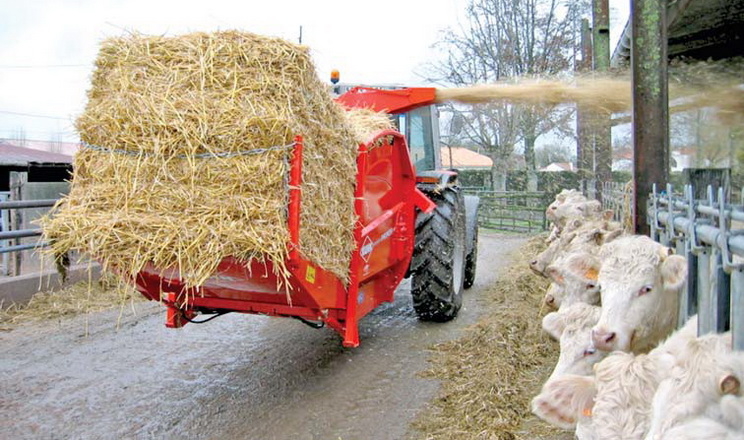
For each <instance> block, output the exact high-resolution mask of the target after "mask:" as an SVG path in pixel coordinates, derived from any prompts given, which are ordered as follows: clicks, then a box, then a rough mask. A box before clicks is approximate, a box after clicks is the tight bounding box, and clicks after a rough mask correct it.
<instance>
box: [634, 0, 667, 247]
mask: <svg viewBox="0 0 744 440" xmlns="http://www.w3.org/2000/svg"><path fill="white" fill-rule="evenodd" d="M666 4H667V2H666V0H631V3H630V9H631V23H632V24H631V28H632V43H631V66H632V71H633V75H632V77H633V80H632V82H633V147H634V155H633V165H634V166H633V178H634V180H635V184H636V185H635V230H636V232H637V233H639V234H648V230H649V228H648V225H647V224H646V210H647V205H646V201H647V199H648V194H649V193H650V192H651V185H652V184H653V183H657V184H658V185H659V188H663V187H665V186H666V183H667V182H668V181H669V100H668V82H667V32H666V25H665V23H666Z"/></svg>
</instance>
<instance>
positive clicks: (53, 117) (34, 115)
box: [0, 110, 70, 121]
mask: <svg viewBox="0 0 744 440" xmlns="http://www.w3.org/2000/svg"><path fill="white" fill-rule="evenodd" d="M0 113H3V114H6V115H16V116H28V117H30V118H45V119H58V120H60V121H69V120H70V118H61V117H59V116H48V115H39V114H34V113H21V112H11V111H8V110H0Z"/></svg>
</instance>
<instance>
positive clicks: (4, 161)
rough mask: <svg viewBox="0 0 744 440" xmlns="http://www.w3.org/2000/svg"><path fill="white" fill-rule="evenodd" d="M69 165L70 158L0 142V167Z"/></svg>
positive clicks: (70, 162)
mask: <svg viewBox="0 0 744 440" xmlns="http://www.w3.org/2000/svg"><path fill="white" fill-rule="evenodd" d="M70 164H72V156H67V155H64V154H58V153H51V152H48V151H39V150H32V149H30V148H23V147H19V146H17V145H13V144H12V143H10V142H8V141H0V166H28V165H46V166H67V165H70Z"/></svg>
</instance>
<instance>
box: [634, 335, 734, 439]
mask: <svg viewBox="0 0 744 440" xmlns="http://www.w3.org/2000/svg"><path fill="white" fill-rule="evenodd" d="M740 379H744V354H742V353H736V354H734V353H732V352H731V335H730V334H728V333H726V334H711V335H705V336H702V337H700V338H697V339H693V340H690V341H688V342H687V344H686V345H685V346H684V347H683V355H682V356H678V358H677V362H676V364H675V366H674V368H673V369H672V371H671V373H670V377H669V378H668V379H666V380H664V381H663V382H662V383H661V384H660V385H659V389H658V390H657V392H656V394H655V395H654V400H653V418H652V421H651V428H650V430H649V433H648V436H647V437H646V439H647V440H658V439H660V438H662V437H665V436H666V437H668V436H669V434H668V432H669V431H670V430H671V429H672V428H674V427H675V426H678V425H681V424H685V423H686V422H687V421H689V420H691V419H693V418H695V417H702V418H709V419H711V420H712V421H714V422H721V421H723V420H725V419H726V417H725V416H724V412H723V411H722V409H721V408H722V407H721V399H722V397H723V396H726V395H731V396H735V397H738V398H740V396H741V384H740ZM740 423H744V422H740ZM669 438H671V437H669Z"/></svg>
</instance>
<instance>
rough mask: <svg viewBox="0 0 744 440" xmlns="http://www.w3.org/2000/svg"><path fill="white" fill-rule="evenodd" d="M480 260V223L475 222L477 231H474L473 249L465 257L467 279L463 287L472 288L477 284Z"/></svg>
mask: <svg viewBox="0 0 744 440" xmlns="http://www.w3.org/2000/svg"><path fill="white" fill-rule="evenodd" d="M477 261H478V223H476V224H475V231H473V243H472V249H471V250H470V252H469V253H468V255H467V256H466V257H465V279H464V281H463V287H464V288H466V289H470V288H471V287H473V284H475V267H476V262H477Z"/></svg>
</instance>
